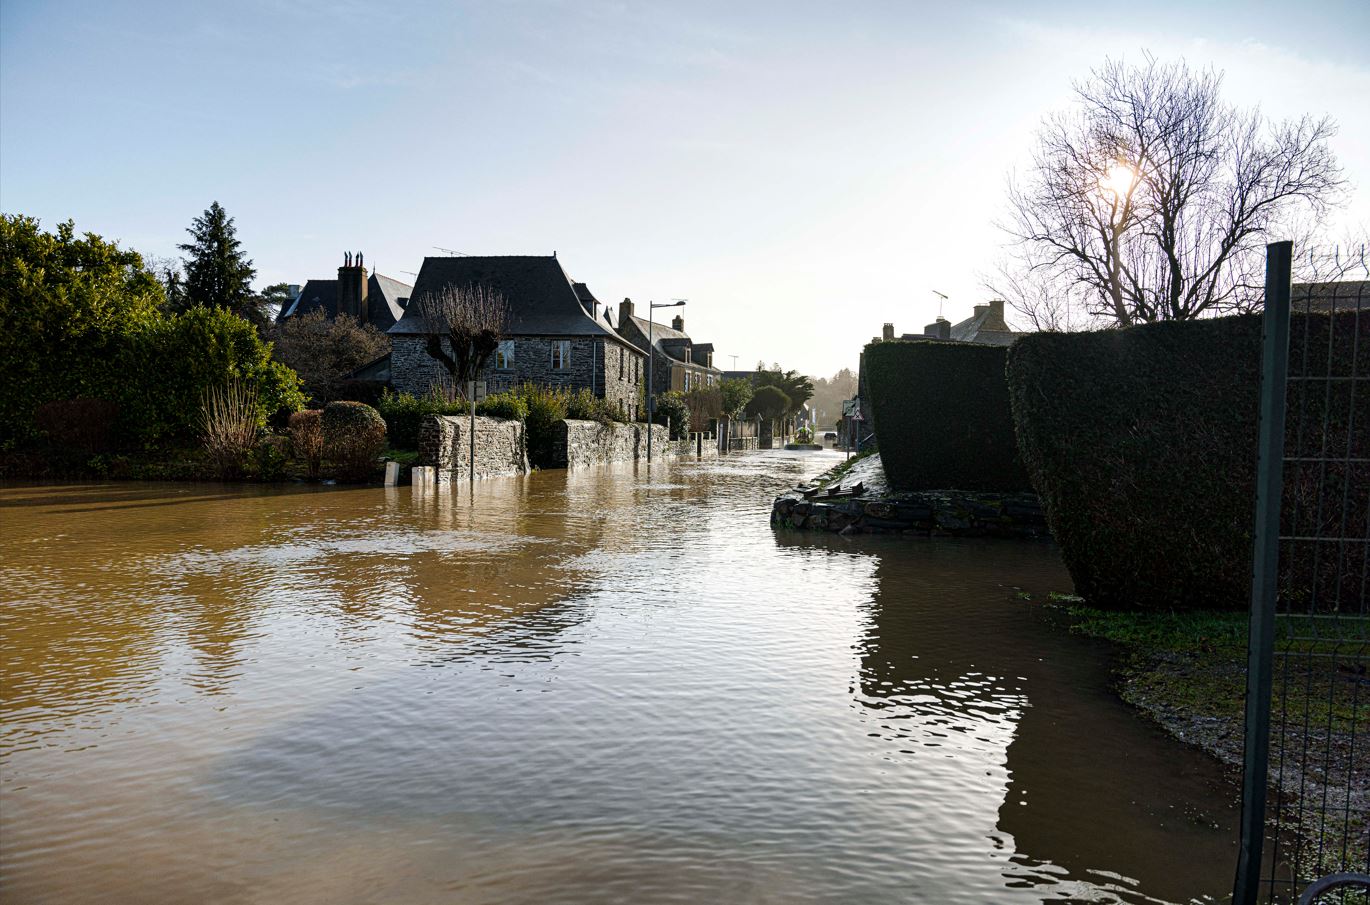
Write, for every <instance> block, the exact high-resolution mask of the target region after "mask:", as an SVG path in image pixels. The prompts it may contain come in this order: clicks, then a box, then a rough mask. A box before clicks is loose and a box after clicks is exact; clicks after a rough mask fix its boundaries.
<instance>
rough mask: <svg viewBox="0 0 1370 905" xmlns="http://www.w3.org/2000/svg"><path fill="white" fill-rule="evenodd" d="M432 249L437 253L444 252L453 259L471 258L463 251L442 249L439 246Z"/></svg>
mask: <svg viewBox="0 0 1370 905" xmlns="http://www.w3.org/2000/svg"><path fill="white" fill-rule="evenodd" d="M433 247H434V248H436V249H437V250H438V251H443V252H446V253H447V254H449V255H451V256H452V257H454V258H469V257H471V256H470V255H468V254H467V253H466V252H464V251H457V250H456V249H455V248H443V247H442V246H441V245H434V246H433Z"/></svg>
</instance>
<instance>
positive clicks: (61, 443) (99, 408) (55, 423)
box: [33, 398, 119, 456]
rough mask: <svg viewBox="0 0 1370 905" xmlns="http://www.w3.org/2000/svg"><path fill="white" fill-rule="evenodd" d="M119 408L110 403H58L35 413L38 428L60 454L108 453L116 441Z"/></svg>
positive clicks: (91, 401) (101, 400)
mask: <svg viewBox="0 0 1370 905" xmlns="http://www.w3.org/2000/svg"><path fill="white" fill-rule="evenodd" d="M118 417H119V406H118V405H117V404H115V403H113V402H110V401H109V400H107V399H88V398H82V399H56V400H53V401H52V402H45V403H43V404H42V405H40V406H38V408H37V409H36V410H35V411H34V413H33V421H34V426H35V427H36V428H37V429H38V431H39V433H42V434H43V435H45V436H46V437H47V441H48V445H49V447H50V448H51V450H52V451H53V452H56V453H59V454H64V455H65V454H77V455H86V456H89V455H92V454H94V453H100V452H106V451H108V450H109V449H110V448H111V445H112V441H113V438H114V425H115V421H116V420H117V419H118Z"/></svg>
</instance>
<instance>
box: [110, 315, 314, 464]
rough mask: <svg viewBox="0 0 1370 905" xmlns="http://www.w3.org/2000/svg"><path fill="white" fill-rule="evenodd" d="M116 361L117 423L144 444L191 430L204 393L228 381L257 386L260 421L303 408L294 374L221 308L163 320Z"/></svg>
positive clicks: (248, 328)
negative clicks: (119, 402) (118, 373)
mask: <svg viewBox="0 0 1370 905" xmlns="http://www.w3.org/2000/svg"><path fill="white" fill-rule="evenodd" d="M121 362H122V364H121V366H120V370H121V372H122V373H123V375H124V376H123V377H122V378H121V380H120V382H119V386H120V387H122V388H123V390H124V395H123V397H122V405H121V411H122V414H123V419H122V420H123V427H124V430H125V432H126V433H127V434H128V435H129V436H130V437H132V438H134V439H136V440H138V441H140V442H142V443H144V444H148V445H151V444H159V443H164V442H168V441H175V440H179V439H184V438H189V437H194V436H196V435H197V434H198V433H199V428H200V425H199V412H200V402H201V400H202V399H203V397H204V394H205V392H206V391H208V390H210V389H212V388H215V387H222V386H225V385H226V384H228V383H230V382H234V381H237V382H240V383H242V384H244V385H246V386H251V387H252V388H253V389H254V390H255V395H256V419H257V424H258V425H259V426H261V427H265V426H266V423H267V420H268V418H270V417H272V416H273V415H274V414H276V413H277V412H280V411H286V412H294V411H298V410H299V409H301V408H303V407H304V395H303V394H302V393H301V392H300V381H299V378H298V377H297V376H296V375H295V372H294V371H292V370H290V369H289V368H287V367H286V366H285V365H283V364H281V363H280V362H278V361H273V360H272V358H271V346H270V344H268V343H264V342H262V340H261V337H259V336H258V335H257V330H256V328H255V327H253V326H252V324H251V323H249V322H248V321H245V320H243V319H242V318H241V317H238V316H237V315H235V314H232V313H230V312H228V311H225V310H224V309H222V308H202V307H196V308H191V309H189V310H187V311H184V312H182V313H181V314H177V315H175V316H173V317H166V318H162V319H161V320H159V321H157V322H156V323H154V324H152V325H150V326H149V327H148V328H147V329H145V330H143V331H141V332H140V333H138V334H137V335H136V336H134V337H133V338H132V339H131V341H130V342H128V343H126V344H125V345H124V347H123V350H122V353H121Z"/></svg>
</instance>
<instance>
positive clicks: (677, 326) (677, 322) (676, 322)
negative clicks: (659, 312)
mask: <svg viewBox="0 0 1370 905" xmlns="http://www.w3.org/2000/svg"><path fill="white" fill-rule="evenodd" d="M671 329H672V330H674V331H676V332H677V333H684V332H685V318H683V317H681V316H680V315H679V314H677V315H676V316H675V317H673V318H671Z"/></svg>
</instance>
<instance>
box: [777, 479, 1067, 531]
mask: <svg viewBox="0 0 1370 905" xmlns="http://www.w3.org/2000/svg"><path fill="white" fill-rule="evenodd" d="M771 524H772V525H774V526H775V527H778V528H806V529H808V530H810V531H840V532H841V533H843V534H863V533H864V534H917V535H923V536H933V537H935V536H940V535H945V536H953V537H1017V538H1049V537H1050V536H1051V531H1050V529H1048V528H1047V522H1046V516H1045V515H1044V514H1043V513H1042V505H1041V503H1040V501H1038V499H1037V497H1036V496H1034V495H1033V494H1030V493H1013V494H994V493H967V492H961V491H955V490H946V491H928V492H924V493H901V494H898V495H897V496H894V497H889V496H886V497H878V498H874V499H870V498H855V499H853V498H850V497H848V498H845V499H841V498H839V499H825V498H824V495H823V493H822V492H821V491H820V492H819V493H817V494H815V495H814V496H812V497H808V498H806V497H804V496H803V494H802V493H798V492H794V491H791V492H790V493H787V494H784V495H782V496H780V497H777V498H776V500H775V503H774V504H772V506H771Z"/></svg>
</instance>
